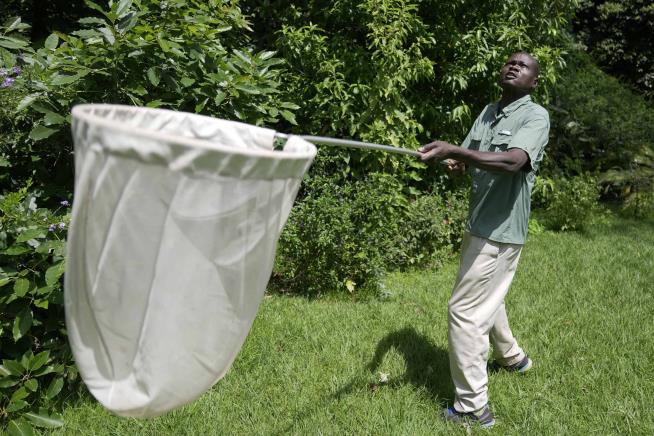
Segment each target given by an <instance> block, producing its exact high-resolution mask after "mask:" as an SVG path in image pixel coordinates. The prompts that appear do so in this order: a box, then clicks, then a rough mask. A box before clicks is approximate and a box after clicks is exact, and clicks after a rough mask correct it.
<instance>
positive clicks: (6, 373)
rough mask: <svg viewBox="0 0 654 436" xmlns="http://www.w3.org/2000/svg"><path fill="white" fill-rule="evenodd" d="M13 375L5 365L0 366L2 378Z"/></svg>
mask: <svg viewBox="0 0 654 436" xmlns="http://www.w3.org/2000/svg"><path fill="white" fill-rule="evenodd" d="M9 375H11V371H9V370H8V369H7V368H5V366H4V365H0V377H7V376H9Z"/></svg>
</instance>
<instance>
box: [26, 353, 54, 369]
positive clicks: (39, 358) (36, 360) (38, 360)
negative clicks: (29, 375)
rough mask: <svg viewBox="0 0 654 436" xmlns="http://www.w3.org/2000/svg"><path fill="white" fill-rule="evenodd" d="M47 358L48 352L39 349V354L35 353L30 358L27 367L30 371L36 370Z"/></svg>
mask: <svg viewBox="0 0 654 436" xmlns="http://www.w3.org/2000/svg"><path fill="white" fill-rule="evenodd" d="M48 360H50V352H49V351H41V352H40V353H39V354H37V355H36V356H34V357H32V358H31V359H30V362H29V367H28V369H29V370H30V371H36V370H37V369H39V368H41V367H42V366H43V365H45V364H46V363H47V362H48Z"/></svg>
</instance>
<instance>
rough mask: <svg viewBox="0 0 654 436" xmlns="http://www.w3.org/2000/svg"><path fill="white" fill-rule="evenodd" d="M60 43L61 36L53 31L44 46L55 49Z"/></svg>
mask: <svg viewBox="0 0 654 436" xmlns="http://www.w3.org/2000/svg"><path fill="white" fill-rule="evenodd" d="M58 44H59V37H58V36H57V34H55V33H51V34H50V36H48V37H47V38H46V40H45V43H44V44H43V46H44V47H45V48H47V49H48V50H54V49H55V48H57V45H58Z"/></svg>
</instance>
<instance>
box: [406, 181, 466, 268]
mask: <svg viewBox="0 0 654 436" xmlns="http://www.w3.org/2000/svg"><path fill="white" fill-rule="evenodd" d="M408 215H409V217H408V218H407V219H405V220H403V221H402V222H401V224H400V232H399V234H398V242H397V244H398V245H399V246H402V247H405V248H404V250H403V252H402V253H399V254H400V257H399V259H396V260H395V264H396V265H397V266H398V267H400V268H402V267H409V266H420V267H429V266H433V265H440V264H441V262H442V261H443V259H444V258H447V257H448V256H449V255H451V254H452V253H453V252H455V251H457V250H458V249H459V247H460V246H461V242H462V239H463V233H464V231H465V225H466V222H467V218H468V190H467V189H459V190H452V191H449V190H440V189H438V190H435V192H432V193H431V194H426V195H422V196H419V197H418V198H417V199H416V200H415V201H414V202H412V203H411V206H410V208H409V211H408Z"/></svg>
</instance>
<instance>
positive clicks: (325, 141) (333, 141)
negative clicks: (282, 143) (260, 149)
mask: <svg viewBox="0 0 654 436" xmlns="http://www.w3.org/2000/svg"><path fill="white" fill-rule="evenodd" d="M275 136H276V137H277V138H280V139H287V138H288V135H286V134H284V133H276V134H275ZM299 136H300V138H302V139H304V140H305V141H309V142H311V143H313V144H322V145H335V146H338V147H350V148H365V149H369V150H379V151H386V152H388V153H395V154H404V155H407V156H413V157H420V154H419V153H418V152H417V151H415V150H407V149H406V148H399V147H391V146H390V145H382V144H370V143H367V142H359V141H353V140H351V139H337V138H327V137H324V136H308V135H299Z"/></svg>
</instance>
